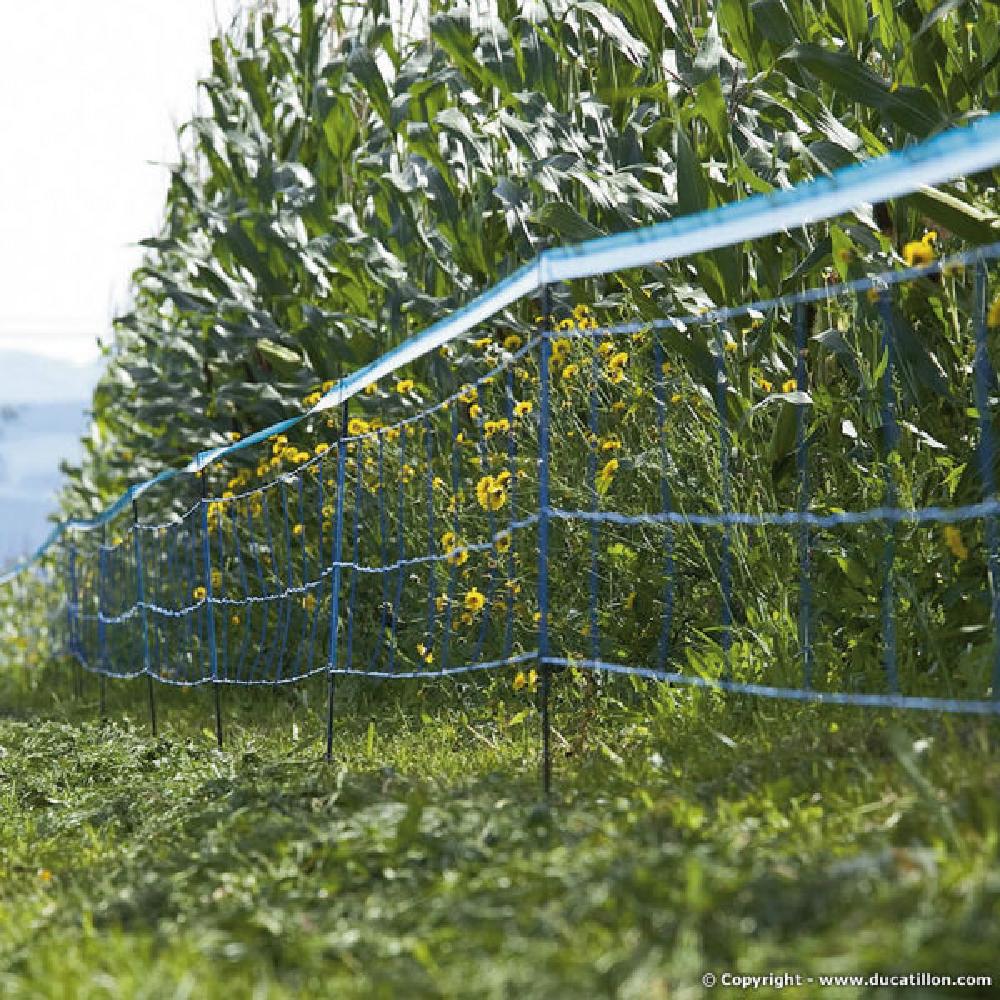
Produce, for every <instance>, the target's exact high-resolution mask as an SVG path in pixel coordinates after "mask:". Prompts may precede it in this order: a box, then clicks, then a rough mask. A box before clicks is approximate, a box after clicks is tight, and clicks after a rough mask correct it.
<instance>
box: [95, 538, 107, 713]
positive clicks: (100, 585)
mask: <svg viewBox="0 0 1000 1000" xmlns="http://www.w3.org/2000/svg"><path fill="white" fill-rule="evenodd" d="M107 542H108V525H107V522H105V523H104V524H102V525H101V548H100V552H99V554H98V557H97V614H98V625H99V632H100V647H101V670H100V673H99V674H98V680H97V686H98V691H99V698H100V718H101V722H104V721H106V719H107V714H108V694H107V688H108V678H107V675H106V674H105V671H106V670H107V668H108V626H107V622H105V620H104V577H105V575H106V574H105V561H106V559H107V551H106V550H107Z"/></svg>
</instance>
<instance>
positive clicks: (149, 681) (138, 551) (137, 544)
mask: <svg viewBox="0 0 1000 1000" xmlns="http://www.w3.org/2000/svg"><path fill="white" fill-rule="evenodd" d="M132 539H133V550H134V552H135V593H136V599H137V600H138V602H139V606H140V607H141V608H142V669H143V672H144V673H145V675H146V690H147V693H148V695H149V725H150V729H151V730H152V732H153V736H154V737H155V736H156V696H155V694H154V693H153V675H152V673H151V672H150V669H149V618H148V615H147V613H146V585H145V582H144V579H143V570H142V537H141V534H140V525H139V504H138V502H137V500H136V498H135V496H133V497H132Z"/></svg>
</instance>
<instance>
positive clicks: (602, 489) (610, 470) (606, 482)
mask: <svg viewBox="0 0 1000 1000" xmlns="http://www.w3.org/2000/svg"><path fill="white" fill-rule="evenodd" d="M617 471H618V459H617V458H612V459H611V460H610V461H608V462H607V463H606V464H605V466H604V468H603V469H601V471H600V472H598V473H597V490H598V492H599V493H607V492H608V490H609V489H610V488H611V483H612V481H613V480H614V478H615V473H616V472H617Z"/></svg>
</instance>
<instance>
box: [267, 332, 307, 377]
mask: <svg viewBox="0 0 1000 1000" xmlns="http://www.w3.org/2000/svg"><path fill="white" fill-rule="evenodd" d="M257 350H258V351H259V352H260V354H261V357H263V359H264V360H265V361H266V362H267V363H268V364H269V365H270V366H271V367H272V368H273V369H274V370H275V371H276V372H278V374H279V375H294V374H295V373H296V372H297V371H298V370H299V369H300V368H301V367H302V358H301V357H300V356H299V355H298V354H297V353H296V352H295V351H293V350H291V349H290V348H288V347H283V346H282V345H281V344H276V343H275V342H274V341H273V340H267V339H266V338H265V339H262V340H258V341H257Z"/></svg>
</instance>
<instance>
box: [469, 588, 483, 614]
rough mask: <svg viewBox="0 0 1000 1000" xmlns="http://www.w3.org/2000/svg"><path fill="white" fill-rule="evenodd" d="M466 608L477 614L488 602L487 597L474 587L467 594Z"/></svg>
mask: <svg viewBox="0 0 1000 1000" xmlns="http://www.w3.org/2000/svg"><path fill="white" fill-rule="evenodd" d="M464 604H465V610H466V611H470V612H472V613H473V614H475V613H476V612H477V611H482V610H483V607H484V605H485V604H486V598H485V597H484V596H483V595H482V594H481V593H480V592H479V591H478V590H476V588H475V587H473V588H472V590H470V591H469V592H468V593H467V594H466V595H465V601H464Z"/></svg>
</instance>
